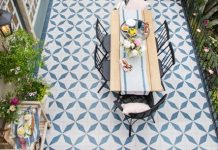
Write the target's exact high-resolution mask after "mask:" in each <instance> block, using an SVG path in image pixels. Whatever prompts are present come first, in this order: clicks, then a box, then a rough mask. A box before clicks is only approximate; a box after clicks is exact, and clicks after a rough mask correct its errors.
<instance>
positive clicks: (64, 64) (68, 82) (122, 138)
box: [39, 0, 218, 150]
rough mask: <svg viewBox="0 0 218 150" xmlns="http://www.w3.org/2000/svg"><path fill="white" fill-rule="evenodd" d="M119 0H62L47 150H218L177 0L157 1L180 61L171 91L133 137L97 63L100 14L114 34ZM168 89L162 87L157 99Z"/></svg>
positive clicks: (49, 34)
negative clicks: (112, 23)
mask: <svg viewBox="0 0 218 150" xmlns="http://www.w3.org/2000/svg"><path fill="white" fill-rule="evenodd" d="M118 1H119V0H104V1H103V0H101V1H95V0H94V1H93V0H92V1H88V0H80V1H79V0H54V1H53V4H52V7H51V13H50V18H49V21H48V28H47V31H46V35H45V45H44V51H43V55H44V61H45V65H46V66H45V67H43V68H41V69H39V75H41V76H42V77H43V78H44V79H45V80H46V81H47V82H48V83H50V84H51V89H50V92H51V94H52V95H51V96H49V97H48V98H47V101H46V103H47V108H46V113H47V116H48V118H49V120H50V121H51V123H52V128H51V129H50V130H48V133H47V136H46V142H45V149H51V150H52V149H54V150H57V149H69V150H70V149H152V150H153V149H157V150H161V149H163V150H165V149H182V150H185V149H187V150H188V149H209V150H216V149H218V144H217V143H218V140H217V139H216V136H215V132H214V127H213V124H212V120H211V116H210V112H209V108H208V104H207V100H206V96H205V91H204V89H203V86H202V82H201V78H200V75H199V70H198V67H197V63H196V59H195V54H194V49H193V45H192V43H191V37H190V33H189V30H188V27H187V22H186V20H185V18H184V13H183V10H182V7H181V4H180V2H179V1H177V0H168V1H167V0H166V1H162V0H149V2H150V4H151V6H152V12H153V19H154V23H155V27H156V28H157V27H158V26H159V25H160V24H161V23H162V22H163V21H164V20H167V22H168V25H169V29H170V37H171V39H170V40H171V42H172V43H173V48H174V52H175V57H176V64H175V65H174V66H173V67H172V69H171V70H170V71H169V72H168V73H167V74H166V75H165V76H164V78H163V79H164V85H165V88H166V91H165V92H164V93H167V94H168V98H167V101H166V102H165V104H164V105H163V106H162V107H161V108H160V109H159V110H158V111H157V112H156V114H155V116H154V118H155V121H156V123H155V124H154V123H153V122H152V120H139V121H137V122H136V123H135V124H134V125H133V134H132V136H131V137H130V138H128V124H127V122H126V121H125V120H124V116H123V115H122V113H121V112H120V111H119V110H117V111H116V112H114V111H113V107H114V106H113V101H114V100H115V99H116V97H115V95H114V94H113V93H111V92H109V90H108V87H107V88H105V87H104V88H103V89H102V91H101V92H100V93H97V90H98V89H99V87H100V86H101V85H102V82H101V75H100V74H99V73H98V71H97V70H96V69H95V67H94V60H93V52H94V46H95V43H97V39H96V37H95V28H94V27H95V22H96V17H98V18H100V20H101V22H102V24H103V26H104V27H106V29H107V31H108V32H110V29H109V28H110V12H111V11H112V9H113V7H114V6H115V4H116V3H117V2H118ZM162 94H163V93H155V94H154V97H155V101H156V102H157V101H158V99H159V98H160V97H161V95H162Z"/></svg>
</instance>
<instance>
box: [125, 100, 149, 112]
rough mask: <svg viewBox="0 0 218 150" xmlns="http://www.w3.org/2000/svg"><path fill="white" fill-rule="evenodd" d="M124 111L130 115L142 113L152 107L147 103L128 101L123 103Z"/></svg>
mask: <svg viewBox="0 0 218 150" xmlns="http://www.w3.org/2000/svg"><path fill="white" fill-rule="evenodd" d="M121 106H122V107H123V113H124V114H125V115H129V114H130V113H142V112H145V111H147V110H149V109H150V107H149V106H148V105H147V104H145V103H127V104H122V105H121Z"/></svg>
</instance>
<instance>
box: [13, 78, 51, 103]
mask: <svg viewBox="0 0 218 150" xmlns="http://www.w3.org/2000/svg"><path fill="white" fill-rule="evenodd" d="M48 89H49V86H48V85H47V83H45V82H44V81H43V80H42V79H34V78H31V79H29V80H27V81H26V82H23V83H22V84H20V85H19V86H18V88H17V90H16V92H17V96H18V97H19V99H20V100H22V101H41V100H42V99H43V97H44V96H45V95H46V94H48V93H47V90H48Z"/></svg>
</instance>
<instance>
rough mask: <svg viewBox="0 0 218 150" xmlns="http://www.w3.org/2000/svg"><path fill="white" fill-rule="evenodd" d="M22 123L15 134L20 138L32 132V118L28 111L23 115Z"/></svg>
mask: <svg viewBox="0 0 218 150" xmlns="http://www.w3.org/2000/svg"><path fill="white" fill-rule="evenodd" d="M23 121H24V122H23V124H22V125H21V126H19V128H18V129H17V135H18V136H19V137H22V138H27V137H29V136H31V135H32V134H33V129H34V118H33V117H32V115H31V114H30V113H25V114H24V115H23Z"/></svg>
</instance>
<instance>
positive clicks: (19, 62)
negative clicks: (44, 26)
mask: <svg viewBox="0 0 218 150" xmlns="http://www.w3.org/2000/svg"><path fill="white" fill-rule="evenodd" d="M7 43H8V44H7V51H0V68H1V69H0V77H2V78H4V81H5V82H6V83H7V82H12V83H14V84H16V85H17V84H19V83H20V82H21V81H22V80H26V79H27V78H31V77H32V76H33V75H34V72H35V68H36V67H37V66H41V65H42V61H41V60H40V55H41V52H42V49H41V48H40V47H39V41H37V40H36V39H35V38H34V37H33V35H32V34H30V33H27V32H26V31H24V30H17V31H16V32H14V33H13V34H12V35H11V36H9V37H7Z"/></svg>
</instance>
